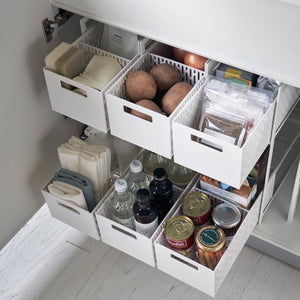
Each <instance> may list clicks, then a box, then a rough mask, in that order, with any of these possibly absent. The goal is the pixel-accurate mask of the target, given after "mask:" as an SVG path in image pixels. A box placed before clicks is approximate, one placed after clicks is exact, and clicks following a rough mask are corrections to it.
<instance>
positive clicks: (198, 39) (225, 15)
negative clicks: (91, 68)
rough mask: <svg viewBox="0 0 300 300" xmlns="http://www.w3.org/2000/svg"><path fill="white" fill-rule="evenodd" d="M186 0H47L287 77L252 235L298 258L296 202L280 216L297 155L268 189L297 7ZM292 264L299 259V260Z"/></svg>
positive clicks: (296, 76) (298, 66) (292, 65)
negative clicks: (185, 1)
mask: <svg viewBox="0 0 300 300" xmlns="http://www.w3.org/2000/svg"><path fill="white" fill-rule="evenodd" d="M192 2H193V7H192V6H191V5H183V4H182V1H179V0H174V1H172V2H171V1H158V0H153V1H150V2H145V3H143V4H142V5H141V3H140V2H138V1H136V0H129V1H126V2H125V1H123V2H122V1H117V0H109V1H108V0H90V1H79V0H72V1H71V0H59V1H51V3H52V4H53V5H54V6H56V7H59V8H62V9H66V10H68V11H71V12H74V13H76V14H79V15H82V16H85V17H88V18H92V19H94V20H96V21H100V22H103V23H106V24H110V25H113V26H116V27H119V28H122V29H125V30H127V31H130V32H134V33H137V34H139V35H142V36H145V37H147V38H150V39H153V40H156V41H158V42H162V43H165V44H168V45H170V46H176V47H180V48H183V49H186V50H188V51H191V52H194V53H198V54H200V55H204V56H207V57H208V58H211V59H212V60H215V61H219V62H223V63H227V64H229V65H232V66H235V67H238V68H241V69H244V70H247V71H250V72H253V73H256V74H258V75H263V76H266V77H269V78H272V79H275V80H278V81H280V82H282V83H284V84H287V85H289V88H286V89H282V94H283V95H284V97H282V101H280V102H279V103H278V105H277V107H276V109H275V115H274V119H273V125H272V126H271V127H272V132H271V133H270V134H271V147H270V150H271V151H270V153H271V154H270V157H269V163H268V170H267V176H266V178H267V181H266V186H267V187H268V190H266V191H265V192H264V194H265V195H267V196H265V195H263V200H262V201H263V203H262V205H261V210H260V211H261V217H262V216H263V212H264V208H265V207H267V204H268V200H269V199H268V196H270V197H271V198H272V200H273V203H272V205H270V209H269V210H267V212H266V214H265V216H264V218H263V222H262V223H261V224H260V226H258V227H257V228H256V229H255V232H254V233H253V236H252V237H253V238H259V239H261V240H263V241H264V242H265V243H269V244H272V245H276V247H279V248H281V249H282V250H284V251H286V252H287V253H289V254H291V255H294V256H295V257H298V258H300V244H299V243H300V242H299V239H297V238H294V236H293V234H295V233H298V232H297V228H299V225H300V208H299V205H298V206H297V207H296V209H297V210H296V213H295V216H294V222H292V223H287V222H286V218H287V214H288V208H289V203H287V202H288V201H290V198H291V192H292V187H291V186H290V185H289V183H290V182H294V180H292V179H291V178H293V176H294V177H295V172H296V171H295V168H296V165H297V163H295V164H294V165H293V168H292V169H291V170H290V172H289V173H288V174H287V176H284V182H283V184H282V185H281V186H280V188H279V189H278V190H277V193H276V194H275V196H274V197H272V194H273V192H274V190H276V189H274V184H275V183H276V185H278V180H277V181H276V180H275V179H276V176H275V175H278V174H280V173H278V172H277V171H278V170H282V166H281V164H282V165H283V162H281V160H280V157H281V156H282V155H284V153H285V152H286V149H289V143H291V140H290V139H286V138H289V135H288V134H287V135H286V136H285V139H286V140H285V141H284V140H283V142H281V144H280V141H279V147H278V150H279V152H278V155H277V154H276V153H274V155H273V150H274V149H275V148H276V144H275V137H276V135H277V134H278V132H279V131H280V129H281V127H283V124H284V123H285V120H286V118H287V116H288V115H289V113H290V111H291V110H292V109H293V108H294V107H295V105H296V103H297V101H298V100H297V98H298V96H299V94H300V89H298V88H296V87H300V60H299V53H298V52H299V51H298V49H299V48H300V40H299V39H297V38H295V37H298V36H299V35H300V27H299V26H298V16H299V10H300V7H298V6H293V5H291V4H289V3H286V2H282V1H277V2H271V1H270V0H263V1H258V0H254V2H253V1H252V2H251V3H250V2H246V1H237V0H230V1H227V2H224V1H223V2H222V1H217V2H216V1H215V2H211V1H209V2H207V1H204V0H199V1H192ZM219 12H221V13H219ZM169 16H171V17H169ZM279 20H280V22H279ZM237 24H239V25H238V26H237ZM291 86H293V87H291ZM290 91H291V93H289V92H290ZM284 93H287V94H284ZM274 106H275V104H274ZM272 115H273V113H272ZM271 117H272V116H271ZM295 120H296V123H297V124H298V122H299V115H296V117H295ZM292 127H293V123H292ZM269 129H270V130H271V128H269ZM288 133H289V132H288ZM265 138H266V145H267V143H268V142H269V139H267V136H265ZM294 140H295V138H294ZM266 145H265V146H266ZM275 151H276V149H275ZM272 157H273V164H271V161H272ZM276 162H277V163H276ZM251 164H252V162H251ZM271 167H273V170H275V172H274V174H275V175H274V176H273V175H272V173H271V172H270V170H271ZM284 172H285V173H286V171H284ZM278 178H279V177H278ZM282 199H286V201H283V200H282ZM258 204H259V203H258ZM257 206H258V205H257ZM284 215H286V216H285V217H284ZM253 226H254V225H253ZM251 230H252V228H251ZM245 239H246V238H245ZM254 244H255V243H254ZM257 248H258V247H257ZM228 253H229V252H228ZM271 254H272V253H271ZM228 255H230V253H229V254H228ZM235 258H236V257H235ZM299 260H300V259H299ZM298 266H299V267H300V263H299V265H298Z"/></svg>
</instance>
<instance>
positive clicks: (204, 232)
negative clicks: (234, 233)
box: [195, 225, 225, 270]
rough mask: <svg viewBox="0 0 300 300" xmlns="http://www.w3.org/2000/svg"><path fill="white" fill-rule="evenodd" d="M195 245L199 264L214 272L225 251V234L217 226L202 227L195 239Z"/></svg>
mask: <svg viewBox="0 0 300 300" xmlns="http://www.w3.org/2000/svg"><path fill="white" fill-rule="evenodd" d="M195 245H196V256H197V259H198V261H199V263H201V264H202V265H204V266H206V267H208V268H210V269H212V270H214V269H215V267H216V266H217V264H218V262H219V261H220V259H221V257H222V255H223V253H224V251H225V233H224V231H223V230H222V229H221V228H219V227H218V226H213V225H209V226H206V227H203V228H202V229H201V230H200V231H198V233H197V235H196V237H195Z"/></svg>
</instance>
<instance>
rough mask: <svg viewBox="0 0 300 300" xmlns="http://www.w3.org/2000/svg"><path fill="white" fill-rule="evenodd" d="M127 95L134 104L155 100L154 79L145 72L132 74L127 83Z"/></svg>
mask: <svg viewBox="0 0 300 300" xmlns="http://www.w3.org/2000/svg"><path fill="white" fill-rule="evenodd" d="M125 88H126V94H127V96H128V98H129V99H130V100H131V101H132V102H137V101H139V100H141V99H153V98H154V96H155V94H156V83H155V80H154V78H153V77H152V76H151V75H150V74H149V73H147V72H145V71H134V72H132V73H131V74H130V75H129V76H128V78H127V80H126V82H125Z"/></svg>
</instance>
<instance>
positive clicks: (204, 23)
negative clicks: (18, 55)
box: [52, 0, 300, 87]
mask: <svg viewBox="0 0 300 300" xmlns="http://www.w3.org/2000/svg"><path fill="white" fill-rule="evenodd" d="M52 4H53V5H54V6H56V7H59V8H63V9H66V10H69V11H71V12H74V13H77V14H79V15H84V16H86V17H89V18H92V19H95V20H98V21H100V22H104V23H107V24H111V25H113V26H116V27H120V28H123V29H125V30H128V31H131V32H135V33H138V34H140V35H142V36H145V37H148V38H151V39H154V40H157V41H159V42H163V43H166V44H169V45H172V46H177V47H182V48H184V49H187V50H189V51H191V52H195V53H198V54H201V55H204V56H207V57H209V58H211V59H214V60H217V61H220V62H224V63H227V64H230V65H233V66H236V67H240V68H242V69H245V70H248V71H250V72H253V73H257V74H261V75H264V76H266V77H270V78H273V79H277V80H279V81H281V82H284V83H286V84H289V85H292V86H298V87H300V60H299V48H300V40H299V39H298V38H297V37H299V36H300V26H299V22H298V20H299V11H300V7H299V6H294V5H291V4H289V3H287V2H283V1H271V0H254V1H239V0H229V1H205V0H197V1H189V2H187V3H185V4H184V3H183V2H182V1H180V0H173V1H160V0H152V1H144V2H143V3H141V2H140V1H137V0H127V1H119V0H90V1H82V0H57V1H55V0H52Z"/></svg>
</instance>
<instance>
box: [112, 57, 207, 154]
mask: <svg viewBox="0 0 300 300" xmlns="http://www.w3.org/2000/svg"><path fill="white" fill-rule="evenodd" d="M160 63H168V64H171V65H173V66H175V67H176V68H177V69H178V71H179V72H180V75H181V81H185V82H188V83H190V84H191V85H193V86H194V87H193V89H192V90H191V91H190V92H189V94H188V95H187V96H186V97H185V98H184V100H183V101H182V102H181V103H180V104H179V105H178V107H177V108H176V109H175V110H174V112H173V113H172V114H171V115H170V116H169V117H167V116H166V115H163V114H160V113H157V112H154V111H152V110H149V109H147V108H144V107H141V106H139V105H137V104H135V103H132V102H130V101H129V99H128V97H127V96H126V91H125V81H126V79H127V78H128V76H129V74H130V73H132V72H134V71H137V70H143V71H150V69H151V68H152V67H153V66H155V65H157V64H160ZM203 76H204V72H202V71H200V70H196V69H193V68H190V67H188V66H186V65H184V64H181V63H178V62H175V61H173V60H170V59H167V58H164V57H161V56H158V55H155V54H150V53H145V54H144V55H142V56H141V57H140V58H139V59H138V60H137V61H136V62H134V63H133V64H131V66H130V67H129V68H128V69H127V71H126V72H125V73H124V75H123V76H121V78H119V79H118V80H116V81H115V83H114V84H113V86H112V87H111V88H110V90H109V91H108V92H107V94H106V100H107V108H108V116H109V123H110V129H111V133H112V134H113V135H115V136H117V137H119V138H121V139H124V140H126V141H129V142H131V143H133V144H136V145H138V146H140V147H143V148H145V149H148V150H150V151H153V152H156V153H158V154H160V155H162V156H165V157H168V158H171V157H172V155H173V148H172V126H171V124H172V122H173V120H174V118H175V116H176V115H177V113H178V112H179V111H180V108H181V107H184V106H185V105H186V104H187V103H188V102H189V101H190V99H191V98H192V97H193V95H194V94H195V92H196V90H197V88H198V87H197V82H199V81H200V79H201V78H202V77H203ZM128 108H129V109H134V110H136V111H139V112H142V113H144V114H146V115H148V116H150V117H151V118H152V122H149V121H147V120H144V119H141V118H139V117H136V116H134V115H132V114H130V113H128V112H127V111H128Z"/></svg>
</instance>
